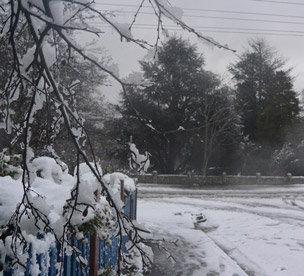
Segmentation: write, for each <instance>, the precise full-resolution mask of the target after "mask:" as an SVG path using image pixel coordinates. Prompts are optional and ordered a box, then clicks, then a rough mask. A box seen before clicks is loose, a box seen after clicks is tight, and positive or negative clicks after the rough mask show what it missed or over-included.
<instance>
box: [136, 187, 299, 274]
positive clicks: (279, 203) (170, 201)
mask: <svg viewBox="0 0 304 276" xmlns="http://www.w3.org/2000/svg"><path fill="white" fill-rule="evenodd" d="M139 197H140V198H139V201H138V222H139V223H144V224H145V226H146V227H147V228H148V229H149V230H150V231H151V232H152V233H153V238H156V239H163V238H164V239H165V240H166V241H164V242H162V243H161V246H164V247H165V248H167V249H168V251H169V252H170V253H169V252H166V251H165V250H164V249H163V250H160V249H159V248H158V247H156V246H154V251H155V266H154V268H153V273H152V275H153V276H155V275H170V276H175V275H176V276H188V275H189V276H204V275H206V276H212V275H220V276H228V275H229V276H244V275H254V276H266V275H267V276H277V275H278V276H283V275H284V276H303V275H304V185H292V186H288V187H287V186H279V187H274V186H250V187H249V186H247V187H246V186H235V187H231V186H230V187H224V188H220V187H218V188H210V187H208V188H206V189H199V188H196V189H186V188H178V187H177V186H166V187H163V186H162V185H140V187H139ZM200 213H203V214H204V215H205V216H206V217H207V221H206V222H202V223H199V224H196V226H194V223H193V221H194V220H195V217H196V215H197V214H200ZM176 240H177V242H176ZM170 241H171V242H170ZM174 242H176V245H175V243H174Z"/></svg>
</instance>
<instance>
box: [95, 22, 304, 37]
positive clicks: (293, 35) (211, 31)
mask: <svg viewBox="0 0 304 276" xmlns="http://www.w3.org/2000/svg"><path fill="white" fill-rule="evenodd" d="M93 24H96V25H98V26H100V27H106V28H110V27H111V26H109V25H102V23H93ZM133 28H134V29H141V30H153V31H155V29H156V26H151V27H148V26H147V27H141V26H136V25H135V26H133ZM166 29H167V30H169V31H183V30H182V29H179V28H166ZM202 31H204V32H208V33H226V34H244V35H271V36H292V37H304V33H303V34H301V33H299V34H284V33H283V34H282V33H263V32H262V33H261V32H237V31H229V30H228V31H224V30H206V29H203V30H202Z"/></svg>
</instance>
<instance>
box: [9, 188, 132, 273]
mask: <svg viewBox="0 0 304 276" xmlns="http://www.w3.org/2000/svg"><path fill="white" fill-rule="evenodd" d="M123 201H124V212H125V214H126V215H127V216H128V217H129V218H130V219H131V220H135V219H136V213H137V211H136V209H137V190H136V191H135V192H134V193H133V194H131V195H130V196H127V197H124V198H123ZM39 238H41V239H43V238H44V235H43V234H42V235H41V236H40V237H39ZM119 241H120V237H115V236H114V234H113V235H112V237H111V244H110V245H106V241H105V240H102V239H100V238H98V237H97V234H96V232H95V233H94V234H91V235H90V233H88V234H87V235H86V237H85V238H83V239H81V240H76V239H73V240H71V243H72V245H73V246H76V247H77V249H78V250H79V251H80V252H81V253H82V254H81V256H82V257H83V258H84V259H85V260H86V262H87V263H88V265H87V266H85V267H81V266H80V262H79V261H78V259H77V256H76V255H75V253H73V254H72V255H70V256H69V255H67V254H65V255H64V257H63V258H64V261H63V276H96V275H97V273H98V271H99V270H101V269H105V268H107V267H108V268H109V269H113V270H114V269H115V267H116V264H117V261H118V259H119ZM127 242H128V236H124V237H123V249H124V252H126V251H127V249H126V247H125V244H126V243H127ZM31 247H32V246H31V244H30V245H29V251H28V253H29V258H28V259H27V263H26V268H25V273H24V275H25V276H31V275H32V274H31V263H32V261H33V260H35V259H36V260H37V263H38V264H39V269H40V271H41V272H40V274H39V275H40V276H55V275H58V267H56V263H57V262H58V261H60V258H61V257H60V253H61V250H60V244H57V245H56V246H55V247H52V248H50V249H49V251H48V253H45V254H39V255H37V256H36V258H33V256H32V249H31ZM12 262H13V258H12V257H10V256H6V257H5V264H4V269H3V276H12V275H14V270H13V269H12Z"/></svg>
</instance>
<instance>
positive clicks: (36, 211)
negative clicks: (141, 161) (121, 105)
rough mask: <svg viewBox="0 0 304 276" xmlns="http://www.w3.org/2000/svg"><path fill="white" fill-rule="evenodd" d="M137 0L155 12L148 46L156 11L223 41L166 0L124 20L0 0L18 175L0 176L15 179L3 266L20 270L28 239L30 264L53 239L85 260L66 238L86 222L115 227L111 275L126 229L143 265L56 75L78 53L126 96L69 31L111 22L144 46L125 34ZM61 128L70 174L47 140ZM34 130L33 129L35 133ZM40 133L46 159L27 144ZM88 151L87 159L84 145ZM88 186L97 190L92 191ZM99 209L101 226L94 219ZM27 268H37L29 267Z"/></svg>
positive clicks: (136, 237)
mask: <svg viewBox="0 0 304 276" xmlns="http://www.w3.org/2000/svg"><path fill="white" fill-rule="evenodd" d="M145 2H147V3H148V4H149V5H151V7H152V8H153V10H154V12H155V15H156V18H157V20H158V27H157V30H156V32H157V39H156V42H155V45H154V46H156V47H157V45H158V41H159V38H160V35H159V34H160V32H161V31H162V30H164V26H163V21H162V20H163V18H164V17H166V18H169V19H170V20H172V21H173V22H175V23H176V24H178V25H179V26H181V28H183V29H185V30H186V31H189V32H192V33H194V34H195V35H197V36H198V37H200V38H201V39H203V40H204V41H205V42H209V43H211V44H212V45H215V46H217V47H221V48H227V46H223V45H221V44H219V43H217V42H216V41H214V40H213V39H211V38H209V37H205V36H203V35H201V34H200V33H199V32H197V31H196V30H194V29H193V28H191V27H189V26H188V25H187V24H185V23H184V22H183V21H182V11H181V9H179V8H176V7H172V6H171V4H170V3H169V1H167V0H149V1H145V0H143V1H142V2H141V4H140V5H139V7H138V10H137V12H136V13H135V15H134V19H133V21H132V22H131V23H130V24H122V23H117V22H115V21H114V19H113V17H112V15H111V14H109V13H108V12H106V11H104V10H100V9H98V7H97V6H96V5H95V3H94V1H90V0H76V1H70V0H61V1H57V0H49V1H46V0H5V1H1V2H0V20H1V22H0V39H1V45H0V46H1V47H3V45H5V46H7V47H6V49H5V53H6V55H7V56H8V64H7V67H6V68H5V70H4V71H5V73H6V74H5V76H6V82H5V84H4V85H3V82H2V81H1V82H0V106H1V109H0V120H1V122H0V127H1V129H3V130H5V131H6V132H7V133H8V134H11V135H12V137H13V140H12V141H11V144H12V145H15V146H16V147H17V145H18V147H19V148H20V149H21V150H22V164H21V167H22V175H21V178H20V180H18V181H17V180H16V181H13V180H12V179H11V180H8V178H3V181H2V179H1V182H0V183H1V185H4V186H5V187H6V188H7V187H15V188H16V191H19V192H16V194H15V197H13V198H10V199H9V198H5V197H4V196H2V198H1V200H2V201H3V202H1V206H8V205H9V206H14V212H13V214H11V216H10V217H9V218H8V217H6V215H7V214H10V212H5V213H3V214H2V213H1V217H0V218H1V225H2V226H1V230H0V249H1V253H0V255H1V257H2V258H3V256H5V255H6V254H8V255H10V256H11V257H12V258H13V260H12V268H13V269H14V270H15V273H16V275H17V274H18V275H21V274H22V273H24V270H25V264H26V260H27V257H28V256H27V255H26V254H24V251H26V250H25V249H29V246H30V244H31V245H32V250H33V254H32V255H33V260H32V263H33V264H36V260H35V256H36V254H35V253H37V254H40V253H43V252H45V250H46V249H47V248H49V247H51V246H54V243H55V242H57V243H59V244H60V246H61V256H63V253H64V252H65V253H69V254H72V253H75V255H76V256H77V259H78V261H79V262H80V263H81V264H82V265H86V263H85V262H84V261H83V257H82V255H81V252H79V250H77V248H75V247H74V246H73V245H72V244H71V242H70V240H69V238H70V235H71V233H72V234H73V231H75V235H76V236H77V237H78V238H81V237H82V231H81V230H80V229H81V227H85V226H87V228H88V229H86V230H88V231H90V230H91V229H92V227H94V228H96V231H97V232H98V234H99V235H100V236H103V235H107V233H108V230H109V228H108V227H109V226H111V224H112V223H113V222H114V221H115V224H116V226H117V230H116V233H115V234H116V236H118V237H120V242H119V252H120V254H121V257H122V258H121V259H120V258H119V259H118V261H117V266H116V273H117V274H118V275H120V274H121V273H122V268H123V266H125V263H126V257H125V254H124V253H123V250H122V248H123V236H124V235H128V236H129V239H130V241H131V245H130V247H131V248H133V249H136V250H137V252H138V254H139V255H140V256H141V257H140V259H141V263H142V271H143V273H144V272H145V271H147V269H148V268H149V266H150V264H151V260H150V258H149V256H148V255H147V254H146V252H145V250H144V249H143V247H142V246H141V241H142V240H143V239H142V238H141V236H140V233H139V228H138V227H137V226H136V225H135V224H134V223H133V222H132V221H131V220H130V219H129V218H128V217H127V216H126V215H125V214H124V213H123V211H122V203H121V201H120V200H119V199H118V198H117V195H116V194H114V193H113V191H112V189H111V188H110V187H109V186H108V185H106V184H105V182H104V180H103V178H102V172H101V171H100V170H99V169H98V165H97V162H96V161H93V163H91V162H89V158H88V156H87V154H86V152H85V150H84V145H86V144H87V145H89V147H90V139H89V136H88V132H87V130H86V128H85V126H84V120H83V119H82V117H81V116H80V115H79V113H78V112H77V109H76V106H77V105H76V97H75V89H74V88H75V86H77V83H78V82H77V80H76V81H75V80H71V81H70V82H68V80H66V81H67V82H66V83H63V82H62V77H61V75H60V72H61V70H60V66H65V65H66V64H69V65H71V64H72V63H70V61H71V60H72V59H73V58H76V59H78V60H79V59H82V60H84V61H85V62H88V63H90V64H91V65H92V66H95V67H96V68H98V69H99V70H101V72H103V74H107V75H108V76H109V77H111V78H112V79H113V80H115V81H116V82H118V83H119V84H120V85H121V87H122V90H123V93H125V95H126V97H128V95H127V89H126V88H127V87H128V86H130V85H132V84H130V83H126V82H124V81H123V80H121V79H120V78H119V77H118V74H117V72H116V70H113V68H114V66H105V65H104V64H102V63H101V62H99V60H98V58H96V57H93V56H92V55H91V54H90V53H89V52H88V51H87V49H86V48H83V47H82V46H80V45H79V44H78V43H77V41H76V39H75V36H73V35H74V34H75V33H79V32H80V33H90V34H92V35H95V36H96V37H99V36H101V35H102V34H103V31H102V29H97V28H94V27H91V26H89V24H88V20H91V19H94V20H99V21H100V22H102V26H105V25H106V26H105V27H111V28H112V29H113V30H114V32H116V33H117V34H118V35H119V36H120V38H121V40H122V41H124V40H125V41H128V42H132V43H134V44H136V45H138V46H139V47H143V48H149V47H150V46H153V45H150V44H149V43H147V42H145V41H143V40H141V39H135V38H134V37H133V36H132V27H133V25H134V23H135V21H136V20H137V17H138V16H139V14H140V12H141V9H142V8H143V7H144V4H145ZM1 49H2V50H3V48H1ZM74 69H77V68H74ZM133 108H134V114H135V115H136V116H137V117H138V118H139V119H141V117H140V114H138V112H137V111H136V108H135V107H133ZM61 127H64V128H65V130H66V132H67V133H68V134H69V138H70V144H71V147H72V145H73V148H74V151H75V159H76V160H77V166H76V174H75V177H72V176H71V175H69V174H67V170H66V169H63V167H64V166H63V164H62V163H61V162H60V158H59V157H58V156H57V155H56V153H55V152H54V150H53V148H52V144H53V141H54V139H56V135H57V134H58V132H59V131H60V129H61ZM41 129H43V131H39V130H41ZM42 138H45V141H46V146H47V147H46V148H45V150H46V151H47V152H48V154H49V155H52V156H54V157H55V159H39V160H38V161H37V159H36V158H37V157H38V152H35V150H34V147H33V145H34V144H35V143H37V141H40V140H41V139H42ZM16 141H18V142H16ZM67 150H69V148H67ZM90 154H91V156H93V159H95V155H94V152H93V151H92V152H91V153H90ZM41 158H42V157H41ZM55 160H56V161H55ZM5 162H6V161H5ZM81 162H84V163H85V164H86V166H87V167H88V169H89V171H90V175H84V174H83V175H82V174H81V166H80V163H81ZM43 164H44V165H43ZM71 177H72V178H71ZM5 181H8V182H5ZM18 187H19V188H18ZM20 187H21V189H20ZM51 187H52V189H51ZM96 191H97V193H96V194H95V192H96ZM98 194H101V195H102V197H101V198H98ZM1 195H3V193H2V191H1ZM50 198H52V200H51V199H50ZM53 201H55V202H56V204H54V202H53ZM3 203H5V204H3ZM58 206H59V207H60V208H59V207H58ZM108 214H110V216H112V217H114V219H111V220H109V222H108V221H107V219H106V216H107V215H108ZM103 217H104V218H105V221H106V223H105V226H106V227H103V226H104V221H103ZM108 223H110V225H107V224H108ZM41 235H42V236H43V238H41ZM61 260H63V258H61ZM30 273H31V275H38V274H39V273H40V268H39V266H38V265H33V267H32V271H31V272H30ZM62 273H63V262H62V261H59V264H58V274H59V275H61V274H62Z"/></svg>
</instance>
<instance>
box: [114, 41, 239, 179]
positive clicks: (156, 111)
mask: <svg viewBox="0 0 304 276" xmlns="http://www.w3.org/2000/svg"><path fill="white" fill-rule="evenodd" d="M140 64H141V66H142V70H143V72H144V73H143V83H144V86H143V87H142V88H134V87H130V88H129V90H128V92H129V93H128V97H125V96H124V95H123V102H122V106H121V108H120V112H121V114H122V117H121V118H118V119H116V120H114V122H111V125H112V129H114V130H115V129H118V130H119V132H120V133H116V135H117V136H118V137H122V136H123V137H125V140H126V141H127V139H128V138H129V136H133V138H134V141H135V142H136V144H137V146H138V147H139V148H141V150H146V151H148V152H150V153H151V163H152V165H154V169H157V170H159V171H160V172H162V173H181V172H186V171H188V170H195V171H196V172H203V173H204V174H205V173H206V168H207V167H208V164H209V160H210V158H211V156H212V154H213V153H214V149H215V147H216V146H218V145H219V144H220V143H219V138H220V137H223V136H224V132H225V131H227V130H228V125H229V124H231V122H232V121H231V120H230V117H233V116H234V115H233V116H232V114H233V111H232V109H233V108H232V106H233V103H232V102H233V100H232V99H231V98H230V99H228V95H229V93H228V91H227V88H222V87H221V86H220V85H221V82H220V80H219V78H218V76H216V75H215V74H213V73H212V72H209V71H206V70H205V69H204V59H203V57H202V55H200V54H199V53H198V52H197V49H196V47H195V46H194V45H191V44H189V42H188V41H186V40H183V39H181V38H178V37H171V38H170V39H169V40H168V41H166V42H165V43H164V44H163V45H162V47H161V48H160V49H159V51H158V53H157V59H156V60H154V61H152V62H150V61H141V62H140ZM234 118H236V117H235V116H234ZM117 125H119V126H120V127H119V128H117V127H115V126H117ZM147 126H149V127H148V128H147ZM224 130H225V131H224ZM139 137H141V141H138V138H139ZM143 137H144V139H142V138H143ZM227 137H228V135H227V136H226V138H227Z"/></svg>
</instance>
